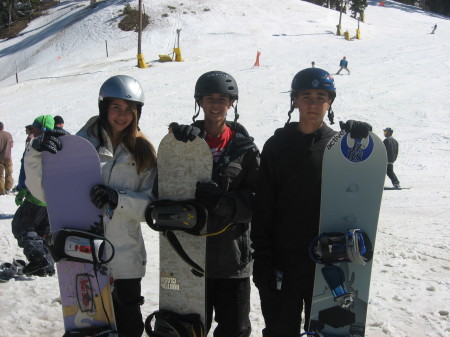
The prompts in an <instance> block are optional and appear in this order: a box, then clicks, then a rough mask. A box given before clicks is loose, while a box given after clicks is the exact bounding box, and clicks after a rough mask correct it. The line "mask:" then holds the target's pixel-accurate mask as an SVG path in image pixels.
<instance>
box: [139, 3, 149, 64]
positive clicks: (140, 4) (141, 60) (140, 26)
mask: <svg viewBox="0 0 450 337" xmlns="http://www.w3.org/2000/svg"><path fill="white" fill-rule="evenodd" d="M138 15H139V26H138V55H137V58H138V67H139V68H147V64H146V63H145V59H144V54H142V51H141V42H142V0H139V14H138Z"/></svg>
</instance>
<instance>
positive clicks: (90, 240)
mask: <svg viewBox="0 0 450 337" xmlns="http://www.w3.org/2000/svg"><path fill="white" fill-rule="evenodd" d="M49 241H50V243H49V250H50V252H51V254H52V257H53V259H54V260H55V262H58V261H61V260H63V261H74V262H81V263H86V262H87V263H92V264H96V265H103V264H106V263H108V262H109V261H111V260H112V259H113V257H114V246H113V245H112V243H111V242H110V241H109V240H108V239H106V238H105V237H104V236H102V235H98V234H94V233H91V232H85V231H80V230H75V229H60V230H58V231H56V232H53V233H51V235H50V240H49ZM106 245H109V246H110V247H111V251H112V253H111V256H109V257H105V249H106Z"/></svg>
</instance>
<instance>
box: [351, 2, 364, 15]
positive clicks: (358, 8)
mask: <svg viewBox="0 0 450 337" xmlns="http://www.w3.org/2000/svg"><path fill="white" fill-rule="evenodd" d="M366 8H367V0H352V1H351V5H350V10H351V12H352V17H354V18H356V16H357V14H359V15H361V13H363V12H364V10H365V9H366Z"/></svg>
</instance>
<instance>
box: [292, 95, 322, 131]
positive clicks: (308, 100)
mask: <svg viewBox="0 0 450 337" xmlns="http://www.w3.org/2000/svg"><path fill="white" fill-rule="evenodd" d="M294 106H295V107H296V108H298V110H299V111H300V121H301V122H303V123H319V122H320V123H322V122H323V119H324V118H325V114H326V113H327V112H328V109H329V108H330V107H331V98H330V95H329V94H328V91H326V90H322V89H308V90H301V91H299V92H298V93H297V95H296V96H295V98H294Z"/></svg>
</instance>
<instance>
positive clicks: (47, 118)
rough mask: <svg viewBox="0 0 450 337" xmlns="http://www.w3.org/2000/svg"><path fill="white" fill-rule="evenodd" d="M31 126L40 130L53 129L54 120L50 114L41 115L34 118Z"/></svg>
mask: <svg viewBox="0 0 450 337" xmlns="http://www.w3.org/2000/svg"><path fill="white" fill-rule="evenodd" d="M33 126H35V127H37V128H38V129H40V130H41V131H42V132H45V131H48V130H53V128H54V127H55V120H54V119H53V116H52V115H42V116H39V117H38V118H36V119H35V120H34V122H33Z"/></svg>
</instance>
